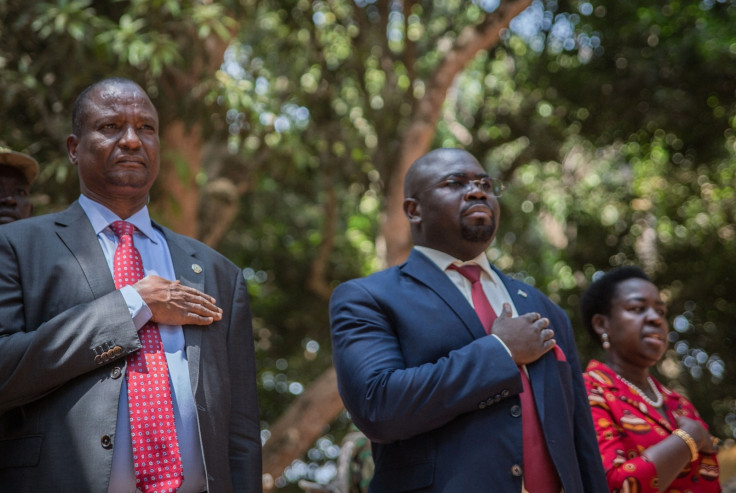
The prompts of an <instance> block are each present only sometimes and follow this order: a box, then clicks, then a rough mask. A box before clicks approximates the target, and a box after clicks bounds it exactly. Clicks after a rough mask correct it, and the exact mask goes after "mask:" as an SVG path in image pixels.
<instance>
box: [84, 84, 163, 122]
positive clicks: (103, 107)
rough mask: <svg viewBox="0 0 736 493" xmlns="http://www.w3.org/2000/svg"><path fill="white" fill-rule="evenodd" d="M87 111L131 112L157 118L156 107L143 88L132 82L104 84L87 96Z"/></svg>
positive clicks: (104, 112)
mask: <svg viewBox="0 0 736 493" xmlns="http://www.w3.org/2000/svg"><path fill="white" fill-rule="evenodd" d="M85 106H86V110H87V113H88V114H90V116H91V115H92V114H96V113H102V114H110V113H116V114H117V113H124V112H125V113H133V114H138V115H144V116H147V117H151V118H155V119H158V115H157V113H156V108H154V106H153V103H152V102H151V100H150V99H149V98H148V95H147V94H146V93H145V92H143V90H142V89H141V88H140V87H138V86H137V85H134V84H105V85H102V86H100V87H97V88H95V89H93V90H92V91H91V92H90V95H89V96H88V97H87V102H86V105H85Z"/></svg>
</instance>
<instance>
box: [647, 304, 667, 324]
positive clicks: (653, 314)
mask: <svg viewBox="0 0 736 493" xmlns="http://www.w3.org/2000/svg"><path fill="white" fill-rule="evenodd" d="M647 320H648V321H649V322H650V323H652V324H654V325H661V324H662V321H663V320H664V318H663V316H662V314H661V313H659V312H658V311H657V309H656V308H654V307H651V308H649V309H648V310H647Z"/></svg>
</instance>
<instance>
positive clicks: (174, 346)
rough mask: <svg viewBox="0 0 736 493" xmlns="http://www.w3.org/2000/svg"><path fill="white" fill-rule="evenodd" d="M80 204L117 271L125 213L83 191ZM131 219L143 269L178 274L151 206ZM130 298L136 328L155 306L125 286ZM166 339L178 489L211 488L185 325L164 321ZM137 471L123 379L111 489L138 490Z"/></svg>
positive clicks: (118, 492)
mask: <svg viewBox="0 0 736 493" xmlns="http://www.w3.org/2000/svg"><path fill="white" fill-rule="evenodd" d="M79 204H80V205H81V206H82V209H84V212H85V213H86V214H87V217H88V218H89V220H90V223H92V228H94V230H95V233H96V234H97V239H98V240H99V242H100V247H102V252H103V253H104V255H105V259H106V260H107V264H108V267H109V268H110V272H111V273H112V272H113V259H114V256H115V249H116V248H117V245H118V238H117V236H116V235H115V233H113V231H112V230H111V229H110V227H109V225H110V223H112V222H114V221H119V220H120V218H119V217H118V216H117V215H116V214H115V213H114V212H112V211H110V210H109V209H108V208H106V207H105V206H103V205H101V204H99V203H97V202H95V201H93V200H91V199H89V198H87V197H86V196H84V195H81V196H80V197H79ZM126 221H128V222H130V223H132V224H133V225H135V227H136V231H135V233H134V235H133V243H134V245H135V247H136V248H137V249H138V251H139V252H140V254H141V258H142V260H143V270H144V272H145V274H146V275H151V274H155V275H157V276H160V277H163V278H164V279H169V280H172V281H173V280H175V279H176V275H175V274H174V265H173V263H172V261H171V255H170V253H169V247H168V245H167V243H166V239H165V238H164V236H163V234H162V233H161V232H160V231H159V230H157V229H156V228H154V227H153V225H152V224H151V219H150V217H149V215H148V208H147V207H143V208H142V209H141V210H139V211H138V212H136V213H135V214H133V215H132V216H131V217H129V218H127V219H126ZM120 292H121V294H122V295H123V297H124V298H125V302H126V303H127V305H128V310H129V311H130V315H131V317H132V318H133V323H134V324H135V327H136V329H139V330H140V328H141V327H143V326H144V325H145V324H146V322H148V321H149V320H150V318H151V315H152V314H151V310H150V309H149V308H148V306H147V305H146V304H145V302H144V301H143V299H142V298H141V297H140V295H139V294H138V292H137V291H136V290H135V289H134V288H133V287H132V286H125V287H124V288H122V289H120ZM158 328H159V332H160V334H161V342H162V343H163V346H164V352H165V353H166V362H167V364H168V366H169V376H170V378H171V390H172V396H171V397H172V401H173V405H174V420H175V423H176V435H177V439H178V441H179V450H180V453H181V460H182V465H183V468H184V481H183V482H182V485H181V487H180V488H179V490H178V493H200V492H201V491H204V490H205V489H206V488H207V481H206V477H205V470H204V459H203V455H202V444H201V442H200V436H199V425H198V424H197V408H196V404H195V402H194V396H193V394H192V386H191V382H190V380H189V362H188V361H187V355H186V351H185V348H184V330H183V329H182V327H181V325H163V324H159V326H158ZM136 491H138V490H137V489H136V487H135V472H134V470H133V449H132V445H131V438H130V418H129V415H128V387H127V385H126V382H125V381H123V386H122V389H121V391H120V402H119V404H118V419H117V429H116V432H115V449H114V451H113V457H112V471H111V473H110V486H109V488H108V493H134V492H136Z"/></svg>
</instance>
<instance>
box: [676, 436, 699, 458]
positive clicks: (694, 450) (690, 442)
mask: <svg viewBox="0 0 736 493" xmlns="http://www.w3.org/2000/svg"><path fill="white" fill-rule="evenodd" d="M672 434H673V435H675V436H677V437H679V438H681V439H682V441H684V442H685V445H687V448H689V449H690V462H693V461H695V460H697V458H698V445H697V444H696V443H695V439H694V438H693V437H692V436H691V435H690V433H688V432H686V431H685V430H683V429H682V428H677V429H675V430H674V431H672Z"/></svg>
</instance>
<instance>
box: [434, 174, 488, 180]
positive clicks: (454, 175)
mask: <svg viewBox="0 0 736 493" xmlns="http://www.w3.org/2000/svg"><path fill="white" fill-rule="evenodd" d="M456 176H459V177H463V178H469V177H470V176H469V175H468V174H467V173H464V172H457V173H448V174H446V175H445V176H443V177H442V179H443V180H447V179H448V178H453V177H456ZM475 176H476V177H477V178H490V175H488V174H486V173H481V174H478V175H475Z"/></svg>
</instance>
